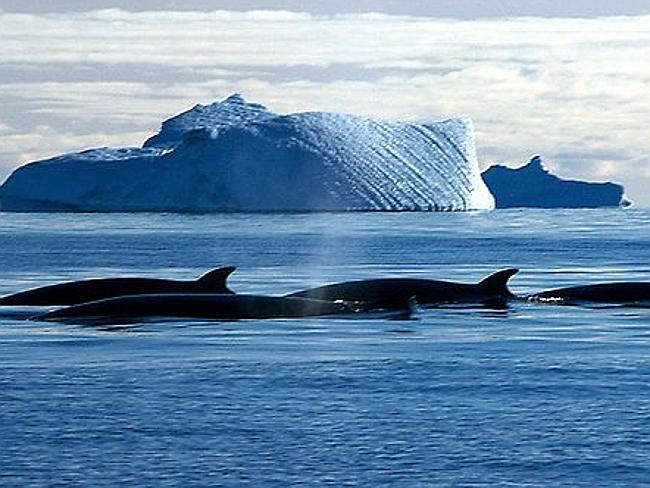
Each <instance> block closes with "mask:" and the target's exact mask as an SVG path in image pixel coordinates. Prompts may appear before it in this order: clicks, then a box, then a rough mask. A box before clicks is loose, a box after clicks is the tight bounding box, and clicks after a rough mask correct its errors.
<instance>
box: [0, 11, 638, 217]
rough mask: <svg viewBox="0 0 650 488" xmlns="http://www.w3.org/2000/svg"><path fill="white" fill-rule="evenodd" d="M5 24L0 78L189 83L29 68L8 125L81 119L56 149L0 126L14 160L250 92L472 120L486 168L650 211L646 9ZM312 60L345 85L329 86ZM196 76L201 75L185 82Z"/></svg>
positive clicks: (271, 99) (307, 105) (382, 112)
mask: <svg viewBox="0 0 650 488" xmlns="http://www.w3.org/2000/svg"><path fill="white" fill-rule="evenodd" d="M0 25H2V30H1V31H0V43H1V45H2V46H3V50H2V56H1V57H0V75H1V74H2V67H3V65H4V66H10V65H15V64H20V65H22V66H39V65H41V66H53V65H54V66H70V67H78V66H81V65H90V66H92V65H93V63H94V65H96V66H97V65H101V66H103V67H105V69H104V70H103V72H104V73H106V70H110V69H111V66H117V64H118V63H119V65H120V70H121V71H120V72H123V71H124V69H125V68H124V66H125V65H127V66H128V65H129V64H131V65H132V66H136V65H138V66H141V65H143V63H149V64H150V65H151V66H152V70H155V67H156V66H160V67H165V68H166V69H168V68H170V67H175V68H178V69H179V70H184V78H183V80H184V81H183V82H180V81H178V82H175V81H174V80H170V79H169V70H168V73H167V75H166V79H165V80H162V79H161V80H158V81H156V80H153V81H152V80H151V79H148V80H146V81H142V82H133V81H127V80H125V81H111V82H107V81H105V80H103V79H102V77H101V76H99V75H98V76H97V79H92V76H90V79H88V75H87V74H86V78H84V80H83V81H80V80H78V79H74V78H73V77H72V76H73V75H72V74H71V79H70V80H69V81H68V80H58V81H56V82H54V81H42V80H39V81H30V80H29V77H28V75H26V78H27V79H26V80H25V81H20V82H17V81H15V80H14V81H12V82H11V83H5V84H2V83H0V102H2V101H3V100H5V101H7V100H8V101H11V102H12V104H11V105H12V106H13V107H19V108H18V109H14V111H13V112H12V113H11V114H7V113H0V119H1V120H0V123H2V124H6V125H8V126H11V127H18V126H20V125H21V123H20V122H21V120H19V119H20V118H21V112H20V110H21V108H20V107H22V110H23V112H22V116H24V117H26V116H27V115H29V116H30V117H32V118H33V117H38V118H39V119H41V122H42V124H44V125H47V124H50V125H51V124H52V120H53V119H54V118H56V119H57V120H61V119H63V120H66V119H67V120H70V121H72V120H74V121H75V124H74V125H70V126H66V127H61V128H60V129H59V132H62V133H63V135H61V134H59V135H57V136H56V137H54V138H53V139H52V140H47V139H48V138H47V137H46V136H45V135H44V134H40V135H39V133H38V132H37V131H36V132H30V130H28V129H25V130H24V131H23V132H21V134H22V135H23V136H24V139H21V138H20V137H19V136H17V135H13V136H12V137H14V139H11V140H10V141H9V142H7V137H6V135H3V134H2V130H1V128H0V137H1V138H2V139H1V143H0V146H1V147H2V152H3V153H4V154H7V155H8V156H7V157H11V155H14V156H15V161H16V162H18V161H22V160H24V156H25V154H29V155H33V154H37V153H38V154H39V155H43V153H44V151H46V150H47V151H51V153H50V154H52V153H57V152H61V151H64V150H72V149H79V148H81V147H84V146H85V145H105V144H109V141H110V143H111V144H113V143H114V144H116V145H119V144H133V143H134V142H138V141H136V140H135V139H134V138H133V137H130V135H129V133H130V132H129V131H131V130H132V131H134V132H143V131H144V128H150V129H151V131H154V130H155V129H156V128H157V125H158V123H159V122H160V121H161V120H162V119H163V118H164V117H168V116H170V115H172V114H173V113H176V112H178V111H181V110H184V109H186V108H189V107H190V106H192V105H194V104H195V103H199V102H201V103H209V102H211V101H213V100H214V99H218V98H222V97H224V96H226V95H227V94H229V93H230V92H233V91H242V92H244V94H245V95H246V96H248V97H250V98H252V99H255V100H257V101H261V102H264V103H267V104H268V105H269V106H270V107H272V108H274V109H277V110H279V111H295V110H315V109H321V110H337V111H346V112H356V113H362V114H366V115H373V116H380V117H386V118H407V119H419V120H434V119H439V118H446V117H452V116H456V115H469V116H471V117H472V118H473V119H474V122H475V127H476V131H477V144H478V148H479V151H480V154H479V156H480V159H481V160H482V162H483V163H484V164H486V163H488V162H495V161H498V162H506V163H508V162H511V163H521V162H523V160H524V159H525V158H527V157H528V156H529V155H530V154H532V153H542V154H544V155H545V156H546V157H547V159H548V165H549V166H550V167H551V168H556V169H558V170H561V171H563V172H564V174H565V175H566V176H571V177H581V178H584V177H586V178H593V179H603V178H611V179H614V180H619V181H622V182H623V183H625V184H627V185H628V186H629V187H630V192H629V193H631V196H632V197H633V198H636V199H637V200H639V201H642V202H643V203H645V204H647V205H650V196H646V195H645V192H642V191H640V190H639V189H640V188H641V184H644V185H646V186H648V185H650V160H649V159H648V157H647V156H646V155H647V154H650V133H649V132H648V129H647V117H648V114H650V97H648V93H649V92H650V90H649V89H650V16H645V17H644V16H640V17H609V18H596V19H541V18H516V19H490V20H477V21H458V20H444V19H432V18H421V17H417V18H416V17H406V16H391V15H386V14H347V15H334V16H318V15H310V14H304V13H294V12H284V11H252V12H226V11H217V12H141V13H131V12H124V11H121V10H105V11H98V12H86V13H77V14H47V15H18V14H1V15H0ZM309 67H313V68H315V69H316V68H317V69H318V70H321V72H323V73H326V72H331V73H335V74H336V78H334V79H332V78H331V77H330V78H328V79H326V80H325V79H320V78H319V76H318V75H317V74H313V72H310V71H309V70H308V69H307V68H309ZM341 67H343V68H341ZM161 69H162V68H161ZM346 70H349V72H350V74H349V76H348V75H346ZM70 71H71V73H73V72H74V70H70ZM312 71H313V70H312ZM26 73H28V72H26ZM187 73H196V76H195V78H191V77H190V78H191V79H190V81H189V82H187V81H186V80H187V78H188V74H187ZM283 73H284V74H283ZM286 73H291V74H290V75H289V74H286ZM307 73H312V74H309V75H308V74H307ZM378 73H380V74H378ZM118 74H119V73H117V70H116V76H117V75H118ZM280 75H282V76H280ZM353 75H354V76H353ZM108 120H110V121H113V123H116V122H119V123H120V124H121V125H122V127H123V130H122V131H118V132H120V135H116V134H115V131H113V132H111V134H112V135H111V136H110V137H108V136H107V131H106V130H105V127H104V126H105V124H106V121H108ZM80 123H82V125H83V126H84V128H83V130H82V129H79V128H78V126H79V124H80ZM22 125H25V124H24V123H23V124H22ZM93 132H94V133H95V135H94V136H92V134H93ZM30 135H31V136H32V137H31V138H30ZM93 137H94V138H93ZM90 139H93V140H90ZM107 139H108V140H107ZM142 139H144V137H143V138H142ZM41 144H42V146H40V147H41V151H38V150H37V149H36V145H41ZM75 144H76V145H75ZM8 147H10V148H12V149H11V150H8V149H7V148H8ZM579 153H580V154H582V155H583V156H578V154H579ZM602 155H606V157H605V156H602ZM578 172H579V173H580V174H578ZM633 189H634V190H633Z"/></svg>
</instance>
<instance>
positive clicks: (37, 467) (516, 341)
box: [0, 209, 650, 487]
mask: <svg viewBox="0 0 650 488" xmlns="http://www.w3.org/2000/svg"><path fill="white" fill-rule="evenodd" d="M223 265H235V266H237V267H238V270H237V271H236V273H235V274H234V275H233V276H232V277H231V279H230V285H231V287H232V288H233V289H234V290H235V291H237V292H241V293H263V294H274V295H275V294H283V293H287V292H290V291H294V290H299V289H302V288H304V287H307V286H311V285H318V284H323V283H328V282H333V281H342V280H351V279H361V278H374V277H383V276H410V277H426V278H432V279H446V280H456V281H465V282H476V281H478V280H480V279H481V278H483V277H484V276H486V275H488V274H489V273H491V272H493V271H495V270H497V269H500V268H505V267H518V268H520V269H521V271H520V273H519V274H518V275H516V276H515V277H514V278H513V279H512V280H511V288H512V290H513V291H514V292H516V293H517V294H521V295H525V294H527V293H530V292H533V291H538V290H542V289H547V288H553V287H559V286H569V285H574V284H583V283H596V282H602V281H624V280H645V281H650V211H646V210H640V209H628V210H618V209H614V210H571V211H568V210H560V211H558V210H552V211H545V210H508V211H501V210H499V211H494V212H487V213H486V212H480V213H352V214H336V213H331V214H290V215H282V214H271V215H262V214H227V215H154V214H105V215H98V214H94V215H93V214H11V213H0V271H1V273H0V295H3V294H8V293H12V292H15V291H18V290H23V289H27V288H32V287H36V286H41V285H45V284H51V283H55V282H59V281H64V280H77V279H83V278H90V277H105V276H106V277H107V276H125V275H128V276H134V275H135V276H150V277H169V278H178V279H189V278H193V277H196V276H198V275H200V274H201V273H203V272H205V271H207V270H208V269H210V268H213V267H217V266H223ZM42 310H43V309H37V311H42ZM33 313H35V311H33V310H27V309H24V308H11V309H6V310H3V311H0V486H2V487H13V486H20V487H26V486H98V487H104V486H105V487H113V486H152V487H153V486H156V487H158V486H247V485H248V486H293V485H305V486H323V485H330V486H373V487H376V486H400V487H404V486H553V487H557V486H570V487H576V486H585V487H587V486H589V487H592V486H625V487H635V486H649V484H650V308H624V307H600V308H581V307H570V306H553V305H542V304H533V303H528V302H525V301H522V302H518V303H513V304H511V305H510V307H509V308H508V309H505V310H490V309H481V308H475V307H474V308H473V307H468V308H461V307H446V308H436V309H417V310H416V311H415V314H414V317H413V318H412V319H411V320H379V319H376V320H373V319H359V320H350V319H336V318H318V319H308V320H305V319H299V320H296V319H294V320H269V321H239V322H208V321H203V322H201V321H178V320H177V321H169V322H156V323H147V324H130V325H128V326H122V327H115V328H110V327H109V328H93V327H83V326H79V325H59V324H51V323H42V322H37V321H29V320H27V318H28V317H30V316H31V315H32V314H33Z"/></svg>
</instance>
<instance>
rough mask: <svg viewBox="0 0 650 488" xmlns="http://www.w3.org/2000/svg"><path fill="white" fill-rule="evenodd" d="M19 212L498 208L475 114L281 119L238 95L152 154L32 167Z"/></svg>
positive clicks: (170, 129) (170, 132) (23, 180)
mask: <svg viewBox="0 0 650 488" xmlns="http://www.w3.org/2000/svg"><path fill="white" fill-rule="evenodd" d="M0 205H1V207H0V208H1V209H2V210H9V211H172V212H214V211H320V210H334V211H337V210H472V209H490V208H493V207H494V199H493V197H492V195H491V193H490V191H489V190H488V188H487V186H486V185H485V183H484V182H483V180H482V179H481V175H480V171H479V167H478V162H477V158H476V151H475V147H474V134H473V127H472V123H471V121H470V120H468V119H464V118H460V119H450V120H446V121H443V122H436V123H426V124H416V123H407V122H398V121H387V120H377V119H372V118H366V117H360V116H355V115H348V114H340V113H327V112H305V113H295V114H289V115H279V114H275V113H273V112H271V111H270V110H268V109H267V108H266V107H264V106H262V105H260V104H256V103H248V102H246V101H245V100H244V99H243V98H242V97H241V96H240V95H232V96H230V97H229V98H227V99H225V100H224V101H221V102H218V103H213V104H211V105H206V106H203V105H197V106H195V107H194V108H192V109H190V110H188V111H187V112H184V113H182V114H180V115H177V116H175V117H172V118H171V119H169V120H167V121H165V122H163V124H162V128H161V130H160V132H159V133H158V134H156V135H154V136H153V137H151V138H149V139H148V140H147V141H146V142H145V143H144V146H143V147H142V148H97V149H90V150H86V151H82V152H78V153H72V154H65V155H61V156H57V157H54V158H51V159H46V160H43V161H37V162H33V163H29V164H26V165H24V166H22V167H20V168H18V169H17V170H15V171H14V172H13V173H12V174H11V175H10V177H9V178H8V179H7V180H6V181H5V182H4V184H3V185H2V186H1V187H0Z"/></svg>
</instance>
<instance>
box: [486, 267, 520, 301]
mask: <svg viewBox="0 0 650 488" xmlns="http://www.w3.org/2000/svg"><path fill="white" fill-rule="evenodd" d="M517 273H519V270H518V269H517V268H508V269H502V270H501V271H497V272H496V273H492V274H491V275H490V276H488V277H487V278H485V279H483V280H481V282H480V283H479V284H478V286H480V287H481V288H483V289H484V290H486V291H490V292H491V293H494V294H495V295H499V296H507V297H511V296H513V294H512V293H511V292H510V290H508V280H509V279H510V278H512V277H513V276H514V275H516V274H517Z"/></svg>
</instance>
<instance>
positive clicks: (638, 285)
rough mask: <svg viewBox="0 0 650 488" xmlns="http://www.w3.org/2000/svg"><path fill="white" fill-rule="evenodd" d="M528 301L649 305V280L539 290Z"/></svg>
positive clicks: (560, 303) (571, 303) (568, 303)
mask: <svg viewBox="0 0 650 488" xmlns="http://www.w3.org/2000/svg"><path fill="white" fill-rule="evenodd" d="M527 298H528V300H529V301H534V302H538V303H552V304H558V305H582V304H585V305H588V304H590V303H597V304H620V305H646V306H650V282H641V281H638V282H620V283H616V282H613V283H597V284H593V285H583V286H571V287H567V288H556V289H554V290H546V291H541V292H539V293H535V294H533V295H529V296H528V297H527Z"/></svg>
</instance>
